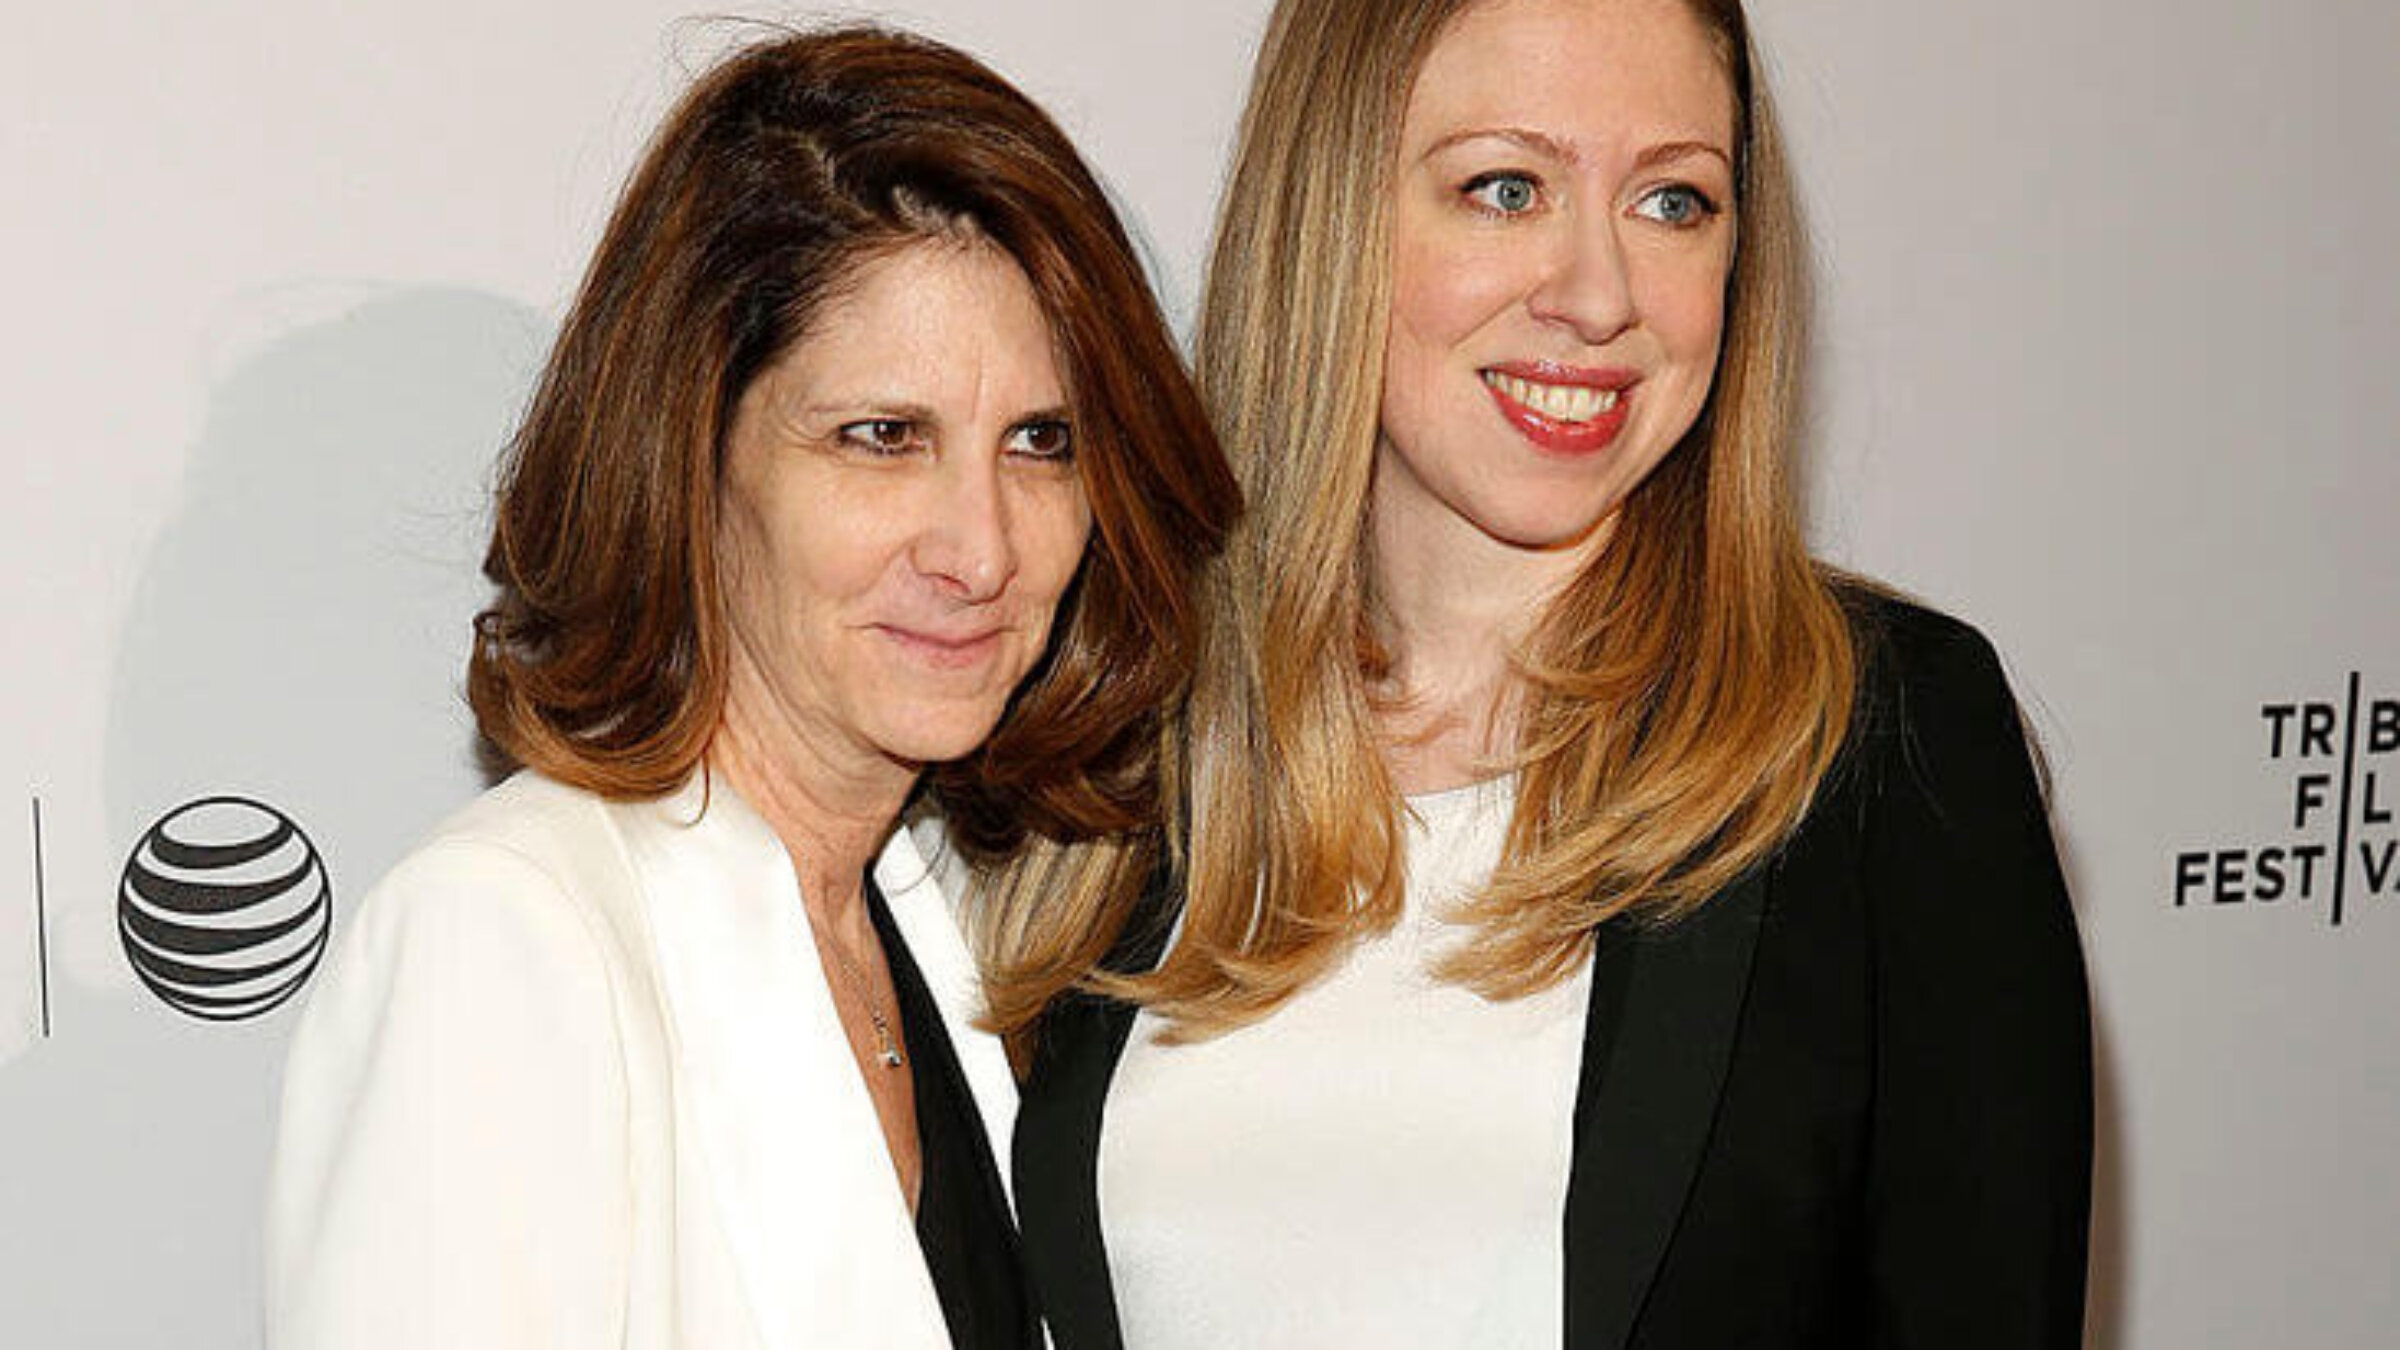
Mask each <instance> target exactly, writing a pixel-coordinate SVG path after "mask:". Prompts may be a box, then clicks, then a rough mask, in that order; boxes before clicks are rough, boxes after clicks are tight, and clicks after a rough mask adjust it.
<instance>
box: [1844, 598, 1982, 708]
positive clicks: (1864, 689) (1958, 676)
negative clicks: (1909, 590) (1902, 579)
mask: <svg viewBox="0 0 2400 1350" xmlns="http://www.w3.org/2000/svg"><path fill="white" fill-rule="evenodd" d="M1837 594H1838V595H1839V597H1840V600H1841V604H1842V608H1843V610H1844V612H1845V613H1846V614H1847V615H1848V616H1849V619H1850V631H1851V635H1852V640H1853V643H1854V645H1855V648H1856V651H1857V653H1858V658H1859V703H1860V711H1861V712H1862V713H1865V714H1867V715H1868V717H1869V719H1870V725H1874V724H1876V723H1878V722H1882V721H1888V720H1889V719H1891V718H1894V717H1896V716H1899V715H1901V714H1903V713H1905V712H1907V711H1909V710H1910V709H1911V707H1912V705H1924V704H1935V705H1938V704H1939V703H1941V702H1943V701H1945V700H1947V699H1950V698H1954V697H1958V696H1979V697H1981V698H1985V699H1989V698H1991V697H1994V696H2000V697H2005V696H2006V694H2007V683H2008V682H2007V678H2006V676H2005V675H2004V674H2003V673H2002V669H2001V661H2000V654H1999V652H1998V650H1997V649H1995V648H1994V647H1993V646H1992V643H1991V640H1990V639H1989V638H1987V637H1985V636H1984V635H1983V632H1982V631H1981V630H1980V629H1978V628H1976V627H1975V626H1974V625H1973V624H1970V623H1968V622H1967V621H1965V620H1964V619H1960V618H1956V617H1954V616H1952V615H1949V614H1945V613H1943V612H1942V611H1940V610H1937V609H1934V608H1932V607H1930V606H1927V605H1924V604H1920V603H1918V602H1917V601H1915V600H1912V599H1909V598H1907V597H1905V596H1902V595H1900V594H1899V593H1898V592H1895V591H1891V590H1887V589H1884V588H1882V587H1880V586H1876V585H1874V584H1872V583H1868V582H1861V581H1850V582H1845V583H1844V584H1843V585H1842V586H1841V587H1840V588H1839V589H1838V591H1837Z"/></svg>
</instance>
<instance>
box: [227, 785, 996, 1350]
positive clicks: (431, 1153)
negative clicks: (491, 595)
mask: <svg viewBox="0 0 2400 1350" xmlns="http://www.w3.org/2000/svg"><path fill="white" fill-rule="evenodd" d="M701 800H702V792H701V788H700V786H699V783H698V780H697V779H695V780H694V782H693V783H691V784H687V785H686V786H685V787H684V788H683V790H681V791H679V792H677V793H675V794H673V795H671V796H668V797H666V798H664V799H661V800H659V801H654V802H605V801H602V800H600V799H599V798H597V797H594V796H592V795H591V794H589V793H586V792H579V791H577V790H575V789H572V788H568V787H563V786H561V785H559V784H557V783H555V782H551V781H549V780H547V779H544V778H541V777H539V776H537V775H534V774H520V775H518V776H517V777H515V778H512V779H510V780H509V781H508V782H507V783H506V784H504V785H502V786H501V787H499V788H496V789H494V790H493V791H491V792H489V793H486V794H485V795H484V796H483V797H481V798H479V799H478V800H477V801H476V802H475V803H473V804H472V805H470V806H469V807H467V808H466V809H465V810H464V811H462V812H460V813H459V814H458V815H457V816H455V817H453V818H452V819H451V820H450V821H449V822H447V823H446V824H444V825H443V826H442V827H441V828H440V829H439V830H437V831H436V832H435V834H434V836H433V838H432V839H430V840H428V841H427V842H426V843H425V844H424V845H422V846H421V847H419V848H418V849H417V850H416V851H415V852H414V853H412V854H410V855H409V857H408V858H407V859H406V860H405V861H403V862H402V863H401V864H400V865H399V866H398V867H397V868H395V869H394V870H393V872H392V874H391V875H390V876H389V877H387V878H385V879H384V881H383V883H382V884H381V885H379V886H377V887H376V888H375V890H374V892H373V894H371V895H369V896H368V897H367V898H366V900H365V901H364V902H363V903H362V904H361V906H360V907H359V909H358V911H357V913H356V915H355V916H354V917H353V918H351V919H350V920H349V921H348V923H347V924H346V925H345V929H344V931H343V933H342V934H341V936H340V938H339V940H338V942H337V946H336V950H335V951H334V953H333V954H332V956H331V957H330V958H329V961H328V968H327V970H326V971H325V973H324V976H323V978H322V979H321V981H320V982H319V984H318V987H317V989H316V992H315V996H314V997H313V998H312V999H311V1000H310V1002H309V1007H308V1012H307V1015H306V1016H305V1017H303V1018H302V1019H301V1023H300V1027H299V1030H298V1032H297V1034H296V1035H295V1036H294V1038H293V1041H292V1049H291V1058H290V1061H289V1063H288V1065H287V1067H286V1069H285V1072H284V1085H283V1121H282V1129H281V1134H280V1137H279V1138H278V1140H277V1142H276V1150H275V1164H274V1179H273V1182H272V1184H271V1187H270V1193H269V1198H268V1204H267V1234H266V1238H267V1252H266V1256H267V1262H266V1310H265V1312H266V1316H265V1322H266V1340H267V1344H268V1345H269V1346H270V1347H271V1348H272V1350H314V1348H315V1347H328V1348H329V1350H330V1348H331V1347H340V1348H341V1350H387V1348H388V1350H402V1348H403V1347H406V1350H418V1348H419V1347H426V1346H440V1347H443V1348H444V1350H481V1348H482V1347H493V1348H494V1350H498V1348H499V1347H508V1348H509V1350H519V1348H520V1347H529V1346H544V1347H547V1346H560V1347H566V1346H576V1347H581V1346H594V1347H599V1346H606V1347H612V1348H613V1350H809V1348H811V1347H817V1346H843V1347H846V1348H847V1347H885V1348H887V1350H948V1346H949V1344H950V1337H949V1332H948V1328H947V1327H946V1326H945V1325H944V1322H943V1318H942V1311H941V1304H940V1301H939V1299H938V1297H937V1295H936V1293H935V1290H934V1287H933V1282H932V1279H931V1277H930V1276H929V1275H928V1274H927V1272H926V1268H925V1261H924V1255H923V1252H922V1251H921V1250H920V1248H919V1247H918V1245H917V1239H916V1231H915V1225H914V1223H913V1222H912V1221H911V1219H910V1218H909V1213H908V1204H907V1200H906V1198H905V1197H904V1196H903V1195H902V1194H901V1193H900V1188H899V1184H898V1182H897V1181H896V1179H895V1177H894V1174H893V1171H892V1163H891V1156H890V1154H889V1152H888V1151H887V1150H886V1148H885V1146H884V1142H883V1131H882V1126H881V1125H880V1124H879V1123H878V1121H877V1119H876V1115H875V1107H874V1102H873V1101H872V1099H871V1098H869V1096H868V1095H867V1089H866V1085H865V1083H863V1082H862V1081H860V1078H859V1074H858V1068H857V1065H856V1062H855V1060H854V1059H853V1058H852V1055H851V1052H850V1046H849V1042H848V1040H847V1039H846V1038H845V1037H844V1036H843V1033H842V1028H841V1019H840V1017H839V1016H838V1014H836V1013H835V1011H834V1007H833V998H832V994H831V992H830V991H829V990H828V988H827V986H826V983H825V979H824V976H823V974H822V971H821V968H820V967H819V965H818V963H817V957H816V950H815V946H814V944H813V942H812V941H811V939H810V936H809V929H808V915H807V911H806V910H805V909H804V908H803V907H802V905H801V902H800V887H799V882H798V880H797V879H796V877H795V876H794V874H793V870H792V864H791V857H790V855H789V854H788V853H786V852H785V850H784V848H783V845H782V843H781V842H780V841H779V840H778V839H777V838H776V837H775V834H774V832H773V830H771V829H770V828H769V827H768V826H767V824H766V822H765V821H763V820H761V819H760V818H759V817H758V815H757V813H756V812H754V811H752V810H751V809H750V807H749V805H748V804H747V803H745V802H744V801H742V799H741V797H740V796H739V795H738V794H737V793H736V792H735V791H734V790H733V787H732V785H731V784H730V783H728V782H726V781H725V779H724V776H723V775H718V776H717V777H716V779H715V783H714V785H713V790H712V791H711V792H710V793H709V795H708V798H707V802H708V805H707V810H706V811H705V812H703V811H702V810H701ZM875 877H876V881H877V883H878V884H879V885H880V886H881V887H882V888H883V891H884V894H885V896H886V897H887V898H888V899H889V901H890V904H891V909H892V917H893V919H894V920H895V922H896V923H897V924H898V925H899V928H900V930H901V933H902V935H903V938H904V940H905V942H906V943H907V945H908V949H909V952H910V954H911V955H912V956H913V957H915V959H916V961H917V964H918V967H919V968H920V969H921V970H922V971H923V972H924V976H925V982H926V984H927V985H928V986H930V988H931V989H932V991H933V994H934V997H935V999H936V1001H937V1002H938V1003H939V1004H940V1005H941V1010H942V1020H943V1022H944V1024H945V1028H946V1030H947V1031H948V1032H949V1035H950V1038H951V1043H952V1046H953V1047H954V1048H955V1050H956V1051H957V1054H958V1060H959V1064H960V1067H961V1068H962V1069H963V1070H964V1071H965V1074H966V1077H967V1081H968V1084H969V1086H970V1088H971V1089H972V1091H973V1092H974V1095H975V1097H976V1100H977V1104H978V1106H979V1107H980V1108H981V1110H982V1111H983V1113H984V1123H985V1127H986V1130H987V1131H988V1133H989V1134H990V1137H992V1138H994V1139H1006V1138H1007V1137H1008V1131H1009V1129H1010V1126H1011V1125H1012V1123H1013V1121H1014V1117H1015V1084H1014V1083H1013V1082H1012V1081H1011V1080H1010V1078H1009V1073H1008V1065H1007V1062H1006V1060H1005V1058H1004V1057H1003V1055H1002V1054H1001V1051H1000V1048H999V1046H998V1044H997V1043H996V1042H994V1041H993V1040H992V1039H991V1038H990V1037H989V1036H985V1035H983V1034H981V1033H979V1032H977V1031H975V1030H974V1029H973V1028H972V1027H971V1026H970V1025H969V1021H970V1019H971V1017H972V1016H973V1014H974V1011H975V1009H976V1005H977V992H976V985H975V970H974V963H973V962H972V961H971V960H970V959H969V957H968V955H967V951H966V946H965V944H964V943H963V942H962V941H961V940H960V937H959V933H958V929H957V926H956V923H955V921H954V918H953V915H952V914H951V912H950V909H949V905H948V903H947V902H946V900H945V899H944V897H943V896H942V894H941V893H940V892H939V890H938V889H937V888H936V886H935V884H934V882H933V880H932V878H931V877H929V876H928V874H927V870H926V866H925V864H924V862H923V861H922V860H921V859H920V858H919V857H918V856H917V851H916V847H915V844H914V841H913V840H912V839H911V838H910V836H909V834H908V833H907V832H906V831H899V832H896V833H895V834H894V835H893V837H892V839H891V842H890V844H889V846H888V847H886V848H885V850H884V852H883V854H882V856H881V857H880V858H879V859H878V861H877V862H876V864H875Z"/></svg>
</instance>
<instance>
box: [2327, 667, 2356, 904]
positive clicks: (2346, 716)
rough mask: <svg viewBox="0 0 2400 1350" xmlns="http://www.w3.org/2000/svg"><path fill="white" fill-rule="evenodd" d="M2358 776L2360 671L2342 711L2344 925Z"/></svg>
mask: <svg viewBox="0 0 2400 1350" xmlns="http://www.w3.org/2000/svg"><path fill="white" fill-rule="evenodd" d="M2357 777H2358V672H2357V671H2355V670H2354V671H2351V672H2350V703H2349V707H2348V708H2347V709H2346V710H2345V711H2344V712H2343V713H2342V817H2341V821H2340V823H2339V824H2338V825H2336V826H2335V827H2334V831H2333V926H2334V927H2336V928H2339V927H2341V926H2342V897H2343V895H2344V894H2345V893H2346V892H2347V891H2348V889H2349V885H2348V883H2349V880H2350V786H2351V781H2352V780H2353V779H2355V778H2357Z"/></svg>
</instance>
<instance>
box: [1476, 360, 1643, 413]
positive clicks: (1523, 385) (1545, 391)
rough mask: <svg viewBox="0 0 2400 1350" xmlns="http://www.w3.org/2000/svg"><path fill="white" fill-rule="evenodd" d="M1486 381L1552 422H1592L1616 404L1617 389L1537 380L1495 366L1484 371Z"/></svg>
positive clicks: (1484, 380)
mask: <svg viewBox="0 0 2400 1350" xmlns="http://www.w3.org/2000/svg"><path fill="white" fill-rule="evenodd" d="M1483 382H1484V383H1485V384H1488V385H1490V386H1491V387H1492V388H1494V389H1497V390H1499V391H1500V392H1501V393H1503V394H1506V395H1508V396H1509V397H1510V398H1512V399H1515V400H1516V401H1517V402H1519V403H1522V404H1524V405H1525V406H1526V407H1528V408H1531V409H1533V410H1534V411H1535V412H1537V413H1540V414H1541V415H1542V416H1544V417H1547V418H1549V419H1550V420H1551V421H1553V422H1589V421H1591V420H1592V419H1593V418H1595V417H1598V416H1599V415H1600V414H1602V413H1604V412H1608V411H1609V410H1611V409H1613V408H1615V407H1616V406H1617V391H1616V390H1614V389H1593V388H1591V387H1589V386H1587V385H1580V384H1535V383H1534V382H1533V381H1531V380H1520V379H1518V378H1517V377H1516V376H1514V375H1503V374H1501V373H1500V372H1499V371H1496V370H1487V371H1485V372H1483Z"/></svg>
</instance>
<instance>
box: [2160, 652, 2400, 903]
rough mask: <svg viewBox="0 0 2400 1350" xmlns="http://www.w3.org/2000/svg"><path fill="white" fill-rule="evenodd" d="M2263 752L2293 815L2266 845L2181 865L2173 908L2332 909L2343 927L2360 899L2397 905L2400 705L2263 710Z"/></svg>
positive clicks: (2208, 853)
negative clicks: (2316, 905)
mask: <svg viewBox="0 0 2400 1350" xmlns="http://www.w3.org/2000/svg"><path fill="white" fill-rule="evenodd" d="M2258 737H2259V748H2260V749H2261V750H2262V751H2264V752H2265V756H2266V763H2267V766H2268V767H2269V768H2270V769H2272V770H2275V771H2276V772H2277V773H2278V774H2279V775H2280V776H2281V777H2280V785H2281V786H2282V787H2283V789H2284V792H2285V794H2286V796H2285V800H2286V802H2287V803H2288V810H2286V811H2285V812H2284V813H2283V819H2282V820H2281V821H2279V822H2278V825H2277V828H2278V830H2281V829H2282V828H2283V827H2286V826H2288V827H2289V833H2288V834H2284V835H2282V837H2280V838H2278V837H2276V835H2274V834H2268V835H2266V836H2264V837H2263V841H2262V842H2255V843H2251V844H2247V845H2228V846H2225V847H2220V848H2208V849H2192V850H2187V851H2185V852H2181V853H2178V854H2176V855H2175V908H2177V909H2184V908H2187V907H2192V908H2199V907H2213V906H2217V905H2250V904H2261V905H2273V904H2283V903H2286V902H2292V901H2316V900H2319V899H2323V900H2325V901H2326V902H2327V914H2328V917H2329V918H2330V919H2331V921H2332V923H2333V924H2334V926H2336V927H2339V926H2340V925H2341V922H2342V919H2343V916H2344V912H2345V909H2346V906H2347V904H2348V902H2349V900H2350V898H2351V897H2352V896H2353V895H2356V896H2359V897H2361V898H2365V897H2372V896H2389V897H2392V898H2394V899H2400V826H2395V824H2394V816H2395V814H2396V811H2395V808H2400V696H2394V697H2376V698H2367V697H2362V691H2361V687H2360V680H2359V676H2358V674H2357V672H2355V671H2353V672H2352V673H2351V675H2350V682H2349V687H2348V690H2347V691H2346V694H2345V696H2344V697H2343V698H2341V699H2339V700H2323V699H2297V700H2292V701H2289V702H2281V703H2267V704H2263V705H2261V706H2260V708H2259V726H2258Z"/></svg>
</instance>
